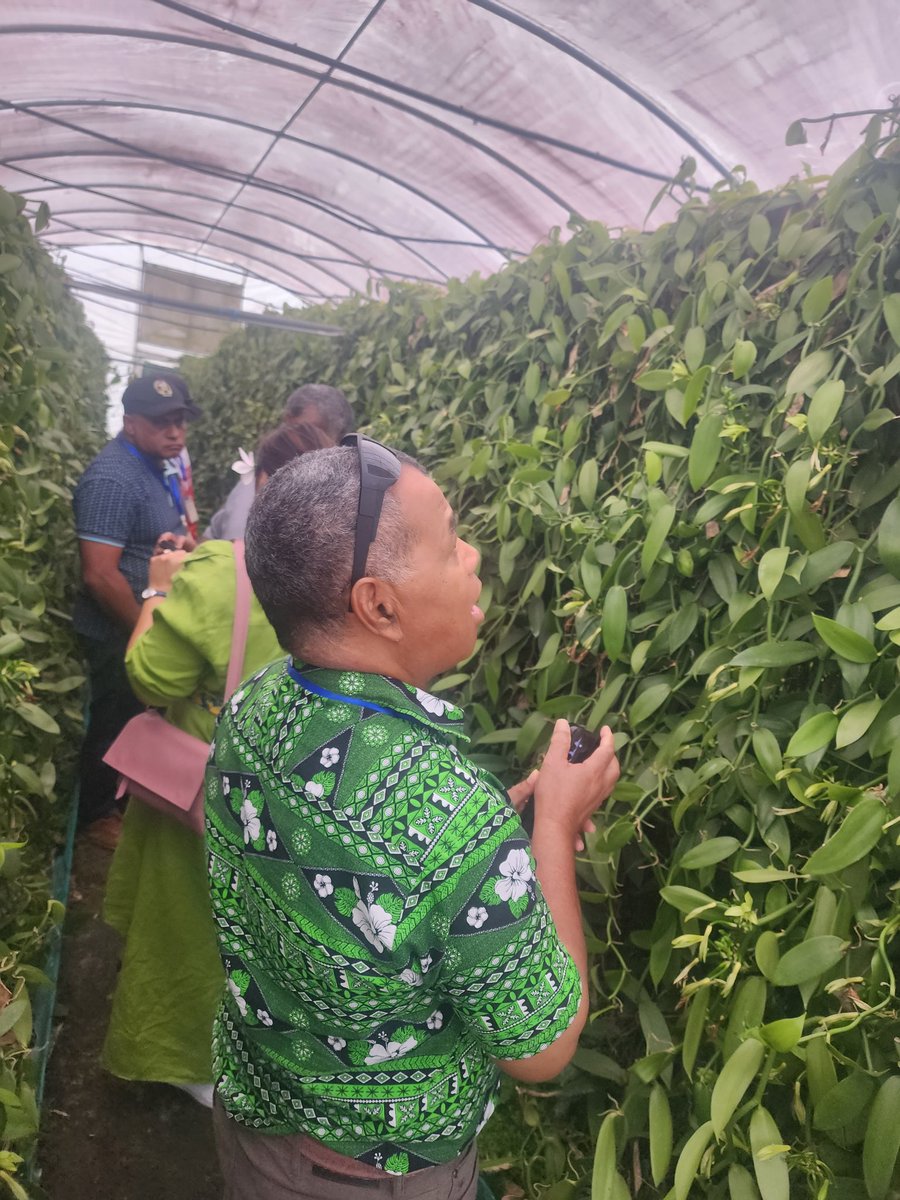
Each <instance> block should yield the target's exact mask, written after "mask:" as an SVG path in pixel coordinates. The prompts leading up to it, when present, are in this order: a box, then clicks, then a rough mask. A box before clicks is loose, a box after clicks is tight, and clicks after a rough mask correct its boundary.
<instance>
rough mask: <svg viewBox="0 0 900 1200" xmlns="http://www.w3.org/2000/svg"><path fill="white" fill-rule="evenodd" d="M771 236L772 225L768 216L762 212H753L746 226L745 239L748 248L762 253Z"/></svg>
mask: <svg viewBox="0 0 900 1200" xmlns="http://www.w3.org/2000/svg"><path fill="white" fill-rule="evenodd" d="M771 237H772V227H771V225H770V224H769V221H768V218H767V217H766V216H765V214H763V213H760V212H756V213H754V214H753V216H752V217H751V218H750V222H749V224H748V226H747V240H748V242H749V243H750V248H751V249H752V250H755V251H756V253H757V254H762V253H763V252H764V251H765V250H766V249H767V248H768V245H769V240H770V239H771Z"/></svg>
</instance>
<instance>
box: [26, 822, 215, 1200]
mask: <svg viewBox="0 0 900 1200" xmlns="http://www.w3.org/2000/svg"><path fill="white" fill-rule="evenodd" d="M109 859H110V856H109V854H107V853H105V852H104V851H101V850H98V849H96V848H95V847H93V846H91V845H89V844H87V843H80V844H79V845H78V847H77V848H76V851H75V864H74V869H73V874H72V882H71V889H72V890H71V895H70V901H69V911H68V914H67V918H66V926H65V936H64V940H63V950H62V966H61V970H60V979H59V992H58V995H57V1006H58V1012H59V1015H60V1016H61V1018H62V1019H61V1023H60V1026H59V1035H58V1040H57V1042H56V1046H55V1048H54V1050H53V1054H52V1056H51V1058H50V1065H49V1069H48V1073H47V1090H46V1094H45V1097H44V1108H43V1114H42V1127H41V1140H40V1145H39V1147H38V1162H39V1164H40V1167H41V1170H42V1177H41V1184H42V1186H43V1187H44V1188H45V1190H46V1192H47V1195H48V1196H49V1197H50V1200H88V1198H89V1200H220V1198H221V1194H222V1185H221V1180H220V1177H219V1172H218V1168H217V1165H216V1156H215V1149H214V1146H213V1136H212V1124H211V1119H210V1113H209V1112H208V1111H207V1110H206V1109H203V1108H200V1107H199V1106H198V1105H197V1104H195V1103H194V1102H193V1101H192V1100H190V1099H189V1098H188V1097H186V1096H183V1095H182V1094H181V1093H180V1092H178V1091H177V1090H176V1089H175V1088H171V1087H165V1086H164V1085H162V1084H139V1083H125V1082H123V1081H121V1080H119V1079H115V1078H114V1077H113V1076H111V1075H107V1074H106V1073H105V1072H103V1071H102V1070H101V1069H100V1065H99V1062H100V1047H101V1046H102V1044H103V1037H104V1033H105V1030H106V1021H107V1016H108V1014H109V1004H110V997H111V995H112V990H113V987H114V986H115V978H116V970H117V967H118V956H119V939H118V937H117V935H116V934H114V933H113V931H112V930H111V929H109V928H108V927H107V926H106V925H104V924H103V922H102V921H101V920H100V917H99V913H100V908H101V905H102V901H103V886H104V881H105V878H106V870H107V867H108V865H109Z"/></svg>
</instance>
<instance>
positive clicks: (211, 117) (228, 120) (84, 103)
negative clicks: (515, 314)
mask: <svg viewBox="0 0 900 1200" xmlns="http://www.w3.org/2000/svg"><path fill="white" fill-rule="evenodd" d="M24 107H26V108H27V109H28V110H29V111H31V110H33V109H36V108H100V109H103V108H134V109H139V110H147V111H149V112H170V113H177V114H179V115H182V116H186V117H202V118H203V119H204V120H207V121H221V122H223V123H224V124H226V125H236V126H238V128H240V129H249V130H251V131H252V132H253V133H264V134H271V135H272V136H273V137H274V136H275V135H276V133H278V131H277V130H276V129H269V127H268V126H267V125H257V124H255V123H254V122H253V121H244V120H242V119H241V118H240V117H223V116H220V115H219V114H218V113H206V112H201V111H200V110H199V109H194V108H182V107H181V106H180V105H175V104H150V103H143V102H141V101H138V100H29V102H28V104H27V106H24ZM279 138H280V140H281V141H284V142H289V143H290V144H291V145H294V146H306V147H307V148H308V149H310V150H318V151H319V152H320V153H322V154H328V155H331V156H332V157H333V158H338V159H340V160H341V161H342V162H349V163H352V164H353V165H354V166H356V167H361V168H362V169H363V170H364V171H368V172H369V173H370V174H372V175H380V176H381V177H382V178H383V179H387V180H388V181H389V182H390V183H393V184H396V186H397V187H399V188H402V189H403V190H404V191H407V192H410V193H411V195H413V196H416V197H417V198H418V199H420V200H424V201H425V203H426V204H429V205H431V206H432V207H434V208H436V209H437V210H438V211H439V212H442V213H444V214H445V215H446V216H448V217H450V219H451V220H452V221H455V222H456V223H457V224H458V225H463V226H464V227H465V228H466V229H470V230H471V231H472V233H474V234H475V235H476V236H477V237H479V238H480V239H481V241H478V242H464V241H462V240H461V239H459V238H424V237H403V238H399V237H398V238H397V239H396V240H397V241H403V242H424V243H427V244H428V245H435V246H465V247H467V248H470V249H488V250H495V251H496V252H497V253H498V254H501V255H503V256H504V257H509V251H508V250H505V249H504V248H503V247H502V246H498V245H497V244H496V243H495V242H493V241H491V239H490V238H489V237H488V236H487V234H485V233H482V232H481V230H480V229H478V228H477V227H476V226H475V225H473V224H472V222H471V221H469V220H467V218H465V217H461V216H460V215H459V213H457V212H454V210H453V209H452V208H450V207H448V206H447V205H446V204H444V203H443V201H441V200H436V199H435V198H434V197H433V196H429V195H428V193H427V192H423V191H422V190H421V188H418V187H416V185H415V184H413V183H409V182H408V181H407V180H405V179H402V178H401V177H400V176H399V175H393V174H391V172H390V171H386V170H384V168H382V167H377V166H374V165H373V164H372V163H370V162H367V161H366V160H365V159H364V158H358V157H357V156H356V155H355V154H348V153H347V152H346V151H344V150H340V149H338V147H336V146H323V145H322V144H321V143H320V142H314V141H312V140H311V139H309V138H301V137H297V135H296V134H294V133H282V134H280V135H279ZM254 186H256V184H255V180H254Z"/></svg>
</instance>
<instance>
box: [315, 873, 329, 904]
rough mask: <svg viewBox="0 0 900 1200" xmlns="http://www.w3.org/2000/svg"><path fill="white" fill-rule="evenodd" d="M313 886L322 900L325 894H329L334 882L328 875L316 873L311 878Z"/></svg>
mask: <svg viewBox="0 0 900 1200" xmlns="http://www.w3.org/2000/svg"><path fill="white" fill-rule="evenodd" d="M313 887H314V888H315V889H316V891H317V892H318V893H319V895H320V896H321V897H322V899H323V900H324V898H325V897H326V896H330V895H331V893H332V892H333V891H334V884H333V883H332V882H331V876H330V875H317V876H316V877H315V879H314V880H313Z"/></svg>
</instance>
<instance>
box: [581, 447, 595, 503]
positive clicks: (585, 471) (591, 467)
mask: <svg viewBox="0 0 900 1200" xmlns="http://www.w3.org/2000/svg"><path fill="white" fill-rule="evenodd" d="M598 478H599V468H598V466H597V460H596V458H587V459H585V461H584V462H583V463H582V464H581V470H580V471H579V472H578V498H579V500H580V501H581V503H582V504H583V505H584V507H585V508H587V509H590V508H592V507H593V504H594V497H595V496H596V495H597V480H598Z"/></svg>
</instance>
